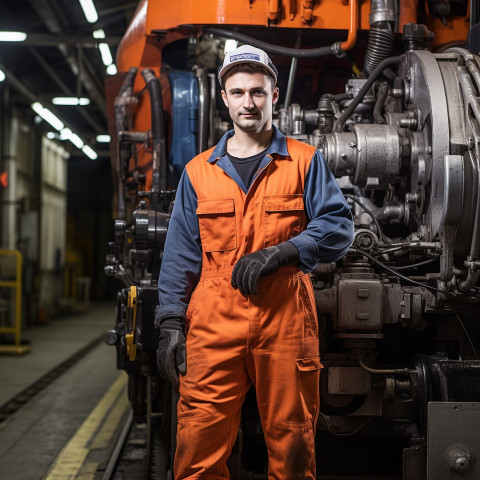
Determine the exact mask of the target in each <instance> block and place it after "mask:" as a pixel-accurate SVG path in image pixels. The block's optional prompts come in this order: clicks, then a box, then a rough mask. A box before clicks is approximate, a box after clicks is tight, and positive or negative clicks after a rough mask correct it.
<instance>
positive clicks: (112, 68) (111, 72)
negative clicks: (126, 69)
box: [107, 63, 117, 75]
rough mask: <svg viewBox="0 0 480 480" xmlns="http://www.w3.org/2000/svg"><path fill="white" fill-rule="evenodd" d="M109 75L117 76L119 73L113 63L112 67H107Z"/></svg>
mask: <svg viewBox="0 0 480 480" xmlns="http://www.w3.org/2000/svg"><path fill="white" fill-rule="evenodd" d="M107 73H108V74H109V75H115V74H116V73H117V67H116V66H115V64H114V63H112V64H111V65H109V66H108V67H107Z"/></svg>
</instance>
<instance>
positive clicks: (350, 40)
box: [340, 0, 358, 51]
mask: <svg viewBox="0 0 480 480" xmlns="http://www.w3.org/2000/svg"><path fill="white" fill-rule="evenodd" d="M357 2H358V0H350V28H349V30H348V37H347V39H346V40H345V41H344V42H342V43H340V48H341V49H342V50H343V51H346V50H350V49H351V48H352V47H353V46H354V45H355V42H356V41H357V31H358V5H357Z"/></svg>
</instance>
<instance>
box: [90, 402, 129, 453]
mask: <svg viewBox="0 0 480 480" xmlns="http://www.w3.org/2000/svg"><path fill="white" fill-rule="evenodd" d="M129 407H130V402H129V400H128V396H127V395H122V396H121V397H120V398H119V399H118V402H117V403H116V405H115V407H114V408H113V409H112V411H111V412H110V413H109V415H108V417H107V419H106V420H105V423H104V424H103V426H102V428H101V430H100V431H99V432H98V434H97V436H96V437H95V440H94V441H93V443H92V445H91V447H90V449H91V450H94V449H99V448H106V447H108V444H109V443H110V440H111V438H112V436H113V434H114V433H115V430H117V428H118V424H119V422H120V419H121V418H122V417H123V416H124V415H125V412H126V411H127V409H128V408H129Z"/></svg>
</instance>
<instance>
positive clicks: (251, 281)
mask: <svg viewBox="0 0 480 480" xmlns="http://www.w3.org/2000/svg"><path fill="white" fill-rule="evenodd" d="M298 260H299V254H298V250H297V247H296V246H295V245H294V244H293V243H291V242H283V243H280V244H279V245H276V246H274V247H268V248H264V249H263V250H258V251H257V252H253V253H249V254H248V255H244V256H243V257H242V258H241V259H240V260H239V261H238V262H237V263H236V264H235V266H234V267H233V272H232V280H231V283H232V287H233V288H235V289H237V288H238V290H240V292H241V293H243V294H244V295H257V294H258V281H259V280H260V278H262V277H265V276H266V275H271V274H272V273H275V272H276V271H277V270H278V269H279V268H280V267H282V266H284V265H289V264H291V263H296V262H298Z"/></svg>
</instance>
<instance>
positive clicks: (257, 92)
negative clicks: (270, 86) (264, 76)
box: [253, 90, 264, 95]
mask: <svg viewBox="0 0 480 480" xmlns="http://www.w3.org/2000/svg"><path fill="white" fill-rule="evenodd" d="M263 93H264V92H263V90H254V91H253V94H254V95H263Z"/></svg>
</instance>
